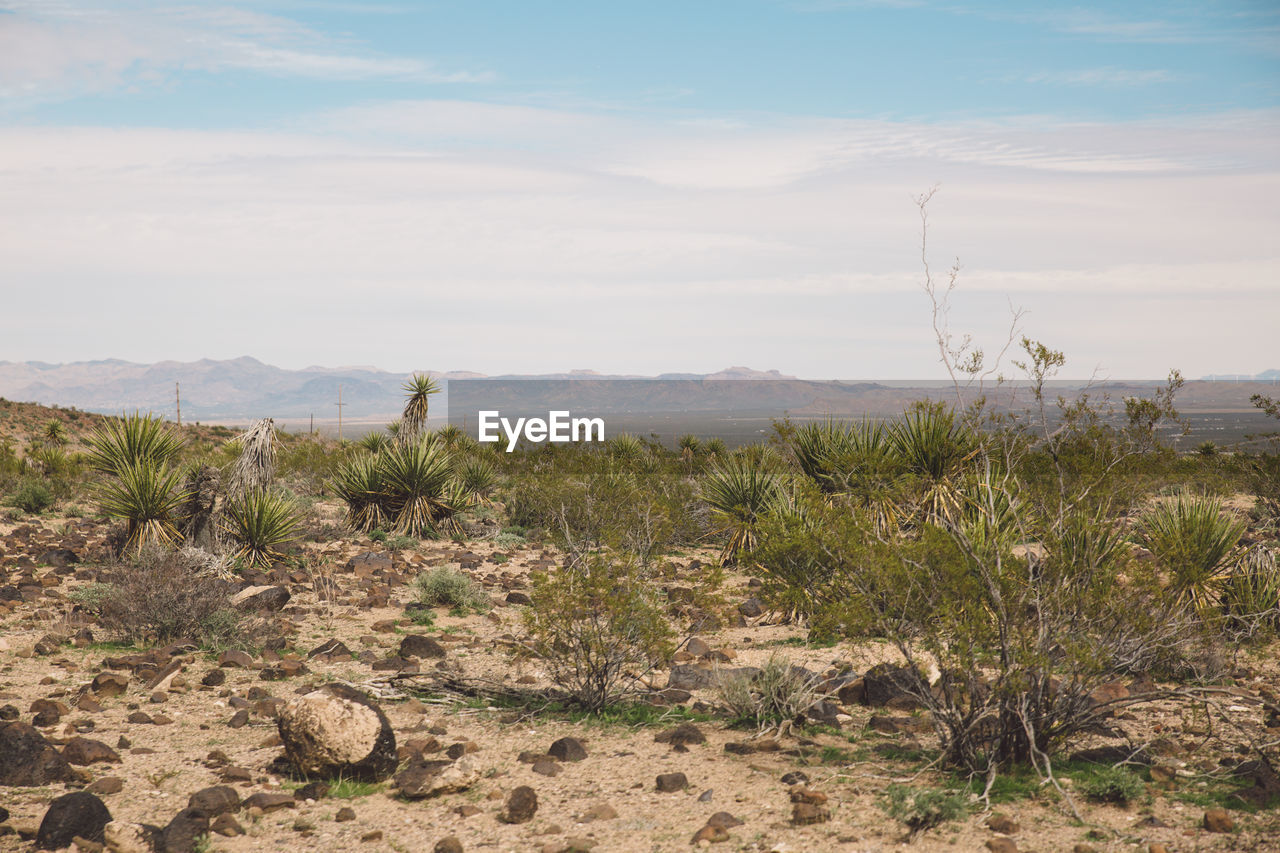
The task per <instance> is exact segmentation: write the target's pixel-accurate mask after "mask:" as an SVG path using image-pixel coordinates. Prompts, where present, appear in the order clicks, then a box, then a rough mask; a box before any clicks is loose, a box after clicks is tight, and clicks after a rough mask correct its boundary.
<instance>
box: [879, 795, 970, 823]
mask: <svg viewBox="0 0 1280 853" xmlns="http://www.w3.org/2000/svg"><path fill="white" fill-rule="evenodd" d="M879 806H880V808H881V809H882V810H883V811H884V813H885V814H887V815H888V816H889V817H891V818H893V819H894V820H896V821H898V822H899V823H901V824H903V825H904V826H906V827H907V829H908V830H909V831H910V833H911V834H912V835H915V834H916V833H918V832H924V831H926V830H928V829H932V828H933V827H935V826H941V825H942V824H944V823H947V822H948V821H952V820H958V819H959V818H962V817H964V816H965V815H966V814H968V813H969V798H968V796H967V795H965V794H964V793H962V792H959V791H946V790H943V789H941V788H911V787H909V786H907V785H898V784H893V785H890V786H889V787H888V788H886V789H885V792H884V796H883V797H882V798H881V799H880V802H879Z"/></svg>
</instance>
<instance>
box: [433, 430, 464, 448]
mask: <svg viewBox="0 0 1280 853" xmlns="http://www.w3.org/2000/svg"><path fill="white" fill-rule="evenodd" d="M436 438H437V440H439V441H440V443H441V444H443V445H444V446H445V447H447V448H449V449H450V450H455V449H457V448H458V447H460V446H461V445H463V444H464V443H465V442H466V440H467V434H466V433H465V432H463V430H462V427H460V426H458V425H457V424H445V425H444V426H442V427H440V429H438V430H436Z"/></svg>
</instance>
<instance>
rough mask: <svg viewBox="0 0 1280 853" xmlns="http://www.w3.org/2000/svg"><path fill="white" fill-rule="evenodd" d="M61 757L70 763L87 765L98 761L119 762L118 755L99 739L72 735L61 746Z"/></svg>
mask: <svg viewBox="0 0 1280 853" xmlns="http://www.w3.org/2000/svg"><path fill="white" fill-rule="evenodd" d="M62 757H63V758H65V759H66V760H67V761H68V762H69V763H71V764H79V765H88V764H94V763H96V762H99V761H104V762H115V763H116V764H119V763H120V755H119V753H117V752H116V751H115V750H114V749H112V748H111V747H109V746H107V745H106V744H105V743H103V742H102V741H100V740H89V739H88V738H83V737H73V738H72V739H71V740H69V741H67V744H66V746H64V747H63V748H62Z"/></svg>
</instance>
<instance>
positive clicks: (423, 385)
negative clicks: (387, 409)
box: [396, 373, 441, 446]
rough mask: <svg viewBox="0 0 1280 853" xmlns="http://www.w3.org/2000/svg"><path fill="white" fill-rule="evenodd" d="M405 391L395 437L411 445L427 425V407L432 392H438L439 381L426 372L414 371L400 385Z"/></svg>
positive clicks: (404, 443)
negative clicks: (407, 379)
mask: <svg viewBox="0 0 1280 853" xmlns="http://www.w3.org/2000/svg"><path fill="white" fill-rule="evenodd" d="M402 388H403V390H404V393H405V403H404V412H403V414H401V416H400V429H399V430H398V431H397V433H396V438H397V439H398V440H399V441H400V443H401V444H403V445H406V446H408V445H411V444H413V443H414V442H415V441H417V440H418V437H419V436H421V435H422V432H423V430H425V429H426V427H427V407H428V401H429V399H430V397H431V395H432V394H439V393H440V390H441V389H440V383H439V382H437V381H436V380H435V379H433V378H431V375H430V374H428V373H415V374H413V376H411V377H409V381H408V382H406V383H404V385H403V386H402Z"/></svg>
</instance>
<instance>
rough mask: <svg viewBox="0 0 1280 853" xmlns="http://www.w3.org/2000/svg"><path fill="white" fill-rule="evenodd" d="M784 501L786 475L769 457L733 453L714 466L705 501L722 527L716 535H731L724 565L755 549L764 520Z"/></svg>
mask: <svg viewBox="0 0 1280 853" xmlns="http://www.w3.org/2000/svg"><path fill="white" fill-rule="evenodd" d="M784 498H785V489H784V484H783V479H782V476H781V474H779V473H778V471H777V469H776V468H775V467H774V466H773V465H771V464H770V459H769V457H767V456H763V455H760V454H753V453H743V452H739V453H733V454H730V455H729V456H728V457H726V458H725V459H723V460H721V461H719V462H717V463H715V464H714V465H713V466H712V468H711V470H710V471H708V472H707V475H706V476H705V477H704V478H703V481H702V500H703V501H704V502H705V503H706V504H707V506H708V507H710V509H711V514H712V517H713V518H714V519H715V521H716V523H717V524H718V525H719V529H718V530H717V531H716V532H717V533H719V534H722V535H726V536H727V541H726V542H725V545H724V548H723V549H722V550H721V552H720V562H721V563H722V564H725V565H727V564H729V563H732V562H733V561H734V560H735V559H736V558H737V555H738V552H740V551H743V550H746V551H753V550H755V547H756V539H757V537H756V530H757V527H758V525H759V523H760V521H761V520H762V519H763V517H764V516H765V515H766V514H767V513H769V512H770V511H772V510H774V509H776V508H778V507H779V506H780V505H781V504H782V503H783V500H784Z"/></svg>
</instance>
